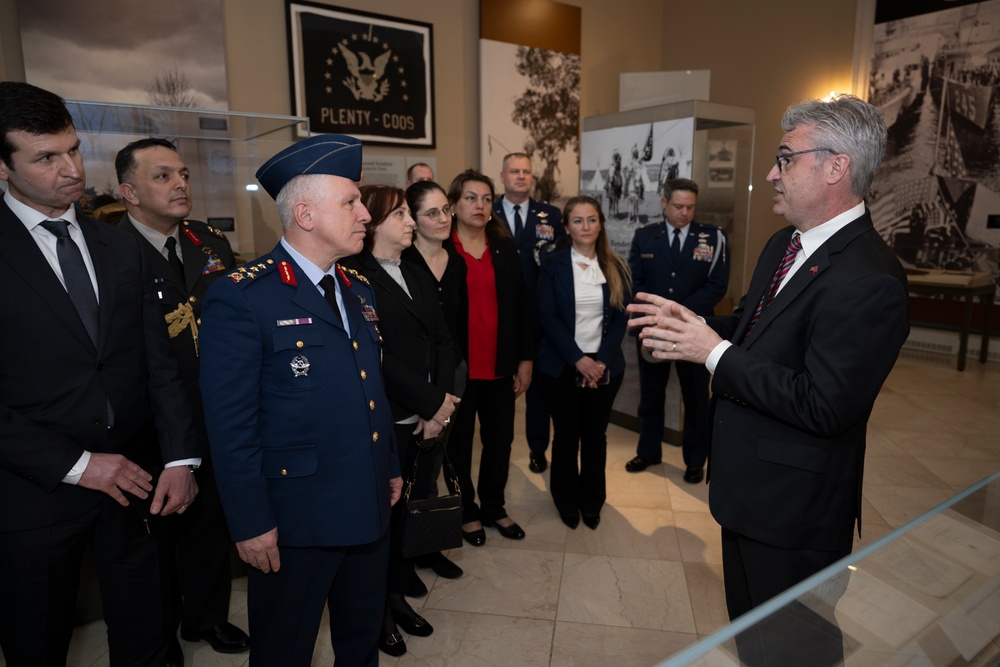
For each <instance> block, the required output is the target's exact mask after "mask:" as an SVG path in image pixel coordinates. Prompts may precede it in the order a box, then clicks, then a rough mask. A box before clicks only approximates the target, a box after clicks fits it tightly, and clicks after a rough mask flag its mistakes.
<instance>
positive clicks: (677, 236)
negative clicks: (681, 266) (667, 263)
mask: <svg viewBox="0 0 1000 667" xmlns="http://www.w3.org/2000/svg"><path fill="white" fill-rule="evenodd" d="M670 252H671V253H673V256H674V259H680V256H681V230H679V229H676V228H675V229H674V240H673V241H671V242H670Z"/></svg>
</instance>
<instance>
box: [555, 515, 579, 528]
mask: <svg viewBox="0 0 1000 667" xmlns="http://www.w3.org/2000/svg"><path fill="white" fill-rule="evenodd" d="M559 518H560V519H562V522H563V523H564V524H566V525H567V526H569V527H570V528H572V529H573V530H576V527H577V526H579V525H580V515H579V514H560V515H559Z"/></svg>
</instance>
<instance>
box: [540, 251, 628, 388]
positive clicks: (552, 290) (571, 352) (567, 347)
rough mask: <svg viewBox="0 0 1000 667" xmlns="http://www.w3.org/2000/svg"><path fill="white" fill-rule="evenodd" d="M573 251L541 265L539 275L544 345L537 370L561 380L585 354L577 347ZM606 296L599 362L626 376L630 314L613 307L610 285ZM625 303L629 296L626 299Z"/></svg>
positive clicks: (604, 287)
mask: <svg viewBox="0 0 1000 667" xmlns="http://www.w3.org/2000/svg"><path fill="white" fill-rule="evenodd" d="M570 262H571V260H570V249H569V248H565V249H563V250H559V251H556V252H554V253H552V254H550V255H547V256H546V257H545V259H544V260H543V261H542V266H541V270H540V272H539V274H538V314H539V320H540V322H541V327H542V343H541V345H540V346H539V348H538V357H537V358H536V359H535V367H536V368H537V369H538V370H539V371H541V372H542V373H545V374H546V375H549V376H551V377H556V378H557V377H559V376H560V375H561V374H562V372H563V369H564V368H565V367H566V366H574V365H575V364H576V362H577V361H579V360H580V359H581V358H582V357H583V356H584V352H583V350H581V349H580V347H579V346H578V345H577V344H576V339H575V336H576V330H575V327H576V289H575V284H574V281H573V266H572V264H571V263H570ZM601 287H602V291H603V293H604V320H603V324H602V327H601V346H600V348H599V349H598V350H597V355H596V358H597V360H598V361H601V362H603V363H604V365H605V366H607V368H608V373H610V374H611V375H612V376H615V375H621V374H622V373H624V372H625V355H624V354H623V353H622V339H623V338H624V337H625V328H626V326H627V324H628V313H626V312H625V311H624V310H618V309H616V308H613V307H612V306H611V301H610V296H611V295H610V290H609V289H608V284H607V283H605V284H604V285H602V286H601ZM624 296H625V299H626V302H627V300H628V295H627V294H626V295H624Z"/></svg>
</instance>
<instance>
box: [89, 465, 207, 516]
mask: <svg viewBox="0 0 1000 667" xmlns="http://www.w3.org/2000/svg"><path fill="white" fill-rule="evenodd" d="M79 485H80V486H82V487H84V488H87V489H94V490H95V491H101V492H103V493H106V494H108V495H109V496H111V497H112V498H114V499H115V502H117V503H118V504H119V505H121V506H122V507H127V506H128V503H129V501H128V498H127V497H126V496H125V494H124V493H123V491H128V492H129V493H130V494H132V495H133V496H135V497H136V498H140V499H143V500H145V499H146V498H148V497H149V492H150V491H153V476H152V475H150V474H149V473H148V472H146V471H145V470H143V469H142V468H141V467H140V466H139V465H138V464H136V463H134V462H132V461H130V460H129V459H127V458H125V457H124V456H122V455H121V454H104V453H99V452H93V453H91V455H90V462H89V463H88V464H87V467H86V468H85V469H84V471H83V475H81V476H80V482H79ZM197 495H198V483H197V482H195V479H194V475H193V474H191V471H190V470H188V467H187V466H176V467H173V468H166V469H165V470H164V471H163V472H162V473H160V479H159V480H157V482H156V490H155V491H154V493H153V502H152V505H151V506H150V508H149V511H150V512H151V513H152V514H160V515H162V516H167V515H168V514H173V513H174V512H176V513H178V514H183V513H184V511H185V510H186V509H187V508H188V505H190V504H191V503H192V502H193V501H194V499H195V496H197Z"/></svg>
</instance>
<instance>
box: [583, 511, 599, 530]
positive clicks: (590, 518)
mask: <svg viewBox="0 0 1000 667" xmlns="http://www.w3.org/2000/svg"><path fill="white" fill-rule="evenodd" d="M599 523H601V515H600V514H589V515H588V514H584V515H583V525H585V526H586V527H587V528H590V529H591V530H597V524H599Z"/></svg>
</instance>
